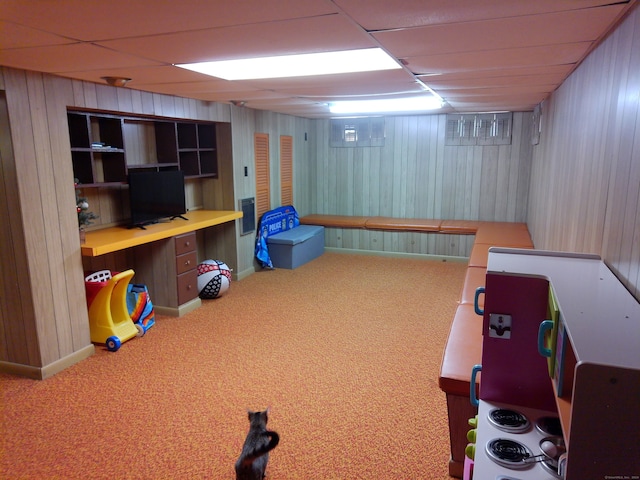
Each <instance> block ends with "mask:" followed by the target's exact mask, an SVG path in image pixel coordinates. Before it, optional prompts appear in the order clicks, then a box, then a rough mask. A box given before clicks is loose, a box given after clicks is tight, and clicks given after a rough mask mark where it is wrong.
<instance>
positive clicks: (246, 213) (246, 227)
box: [240, 197, 256, 235]
mask: <svg viewBox="0 0 640 480" xmlns="http://www.w3.org/2000/svg"><path fill="white" fill-rule="evenodd" d="M240 210H241V211H242V222H241V228H240V235H248V234H250V233H253V232H255V230H256V199H255V198H254V197H251V198H243V199H242V200H240Z"/></svg>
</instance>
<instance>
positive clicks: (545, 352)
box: [538, 320, 553, 358]
mask: <svg viewBox="0 0 640 480" xmlns="http://www.w3.org/2000/svg"><path fill="white" fill-rule="evenodd" d="M551 329H553V321H552V320H545V321H544V322H542V323H541V324H540V328H539V329H538V352H539V353H540V355H542V356H543V357H546V358H551V349H550V348H546V347H545V346H544V336H545V334H546V333H547V332H548V331H549V330H551Z"/></svg>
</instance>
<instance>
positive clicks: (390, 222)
mask: <svg viewBox="0 0 640 480" xmlns="http://www.w3.org/2000/svg"><path fill="white" fill-rule="evenodd" d="M440 223H441V221H440V220H428V219H422V218H393V217H370V218H368V219H367V221H366V222H365V227H366V228H368V229H370V230H398V231H403V232H439V231H440Z"/></svg>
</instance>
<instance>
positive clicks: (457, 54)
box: [0, 0, 637, 118]
mask: <svg viewBox="0 0 640 480" xmlns="http://www.w3.org/2000/svg"><path fill="white" fill-rule="evenodd" d="M636 2H637V0H629V1H622V2H615V3H612V2H606V1H601V0H536V1H535V2H532V1H514V0H457V1H455V2H452V1H450V0H428V1H426V0H403V1H402V2H393V3H392V2H389V1H388V0H333V1H331V0H244V1H243V2H228V1H227V2H222V1H220V0H209V1H202V0H181V1H180V2H170V1H166V2H157V1H152V0H110V1H109V2H87V1H86V0H57V1H55V2H53V1H39V2H24V1H23V0H3V3H2V9H0V39H1V41H0V65H4V66H9V67H14V68H20V69H27V70H35V71H42V72H48V73H53V74H57V75H61V76H65V77H69V78H74V79H79V80H85V81H91V82H99V83H103V80H102V77H104V76H121V77H128V78H131V79H132V80H131V81H130V82H129V83H128V84H127V86H126V87H123V88H134V89H140V90H145V91H149V92H156V93H164V94H170V95H177V96H183V97H189V98H198V99H203V100H208V101H217V102H227V103H232V102H237V101H244V102H246V106H247V107H251V108H257V109H265V110H271V111H275V112H280V113H285V114H291V115H298V116H303V117H309V118H315V117H329V116H331V115H330V113H329V110H328V104H329V103H330V102H332V101H334V100H347V99H351V100H353V99H368V98H394V97H395V98H399V97H404V96H410V95H416V94H420V93H422V92H423V91H424V90H425V87H424V85H426V86H428V87H429V88H431V89H433V90H434V91H435V92H436V93H438V94H439V95H440V96H442V98H443V99H444V101H445V104H444V108H443V109H442V110H441V111H442V112H447V113H448V112H460V113H467V112H484V111H501V110H531V109H533V108H534V106H535V105H536V104H538V103H539V102H540V101H542V100H544V98H546V96H547V95H549V94H550V93H551V92H553V91H554V90H555V89H556V88H557V87H558V86H559V85H560V84H561V83H562V82H563V81H564V79H566V77H567V76H568V75H569V74H570V73H571V72H572V71H573V69H574V68H575V67H576V66H577V65H578V64H579V62H581V61H582V60H583V59H584V58H585V56H586V55H587V54H588V53H589V52H590V51H591V50H592V49H593V48H594V47H595V45H596V44H597V42H599V41H600V40H601V39H602V38H603V37H604V36H605V35H606V34H607V32H609V31H610V30H611V29H612V28H613V27H614V26H615V24H616V23H617V21H619V20H620V18H621V17H622V16H623V15H624V14H625V13H627V12H628V11H629V9H631V8H634V7H636V6H637V5H636ZM371 47H381V48H383V49H384V50H385V51H387V53H389V54H391V55H392V56H393V57H394V58H395V59H396V60H397V61H398V63H399V64H400V65H402V69H400V70H395V71H391V72H369V73H367V74H340V75H318V76H314V77H307V78H280V79H270V80H254V81H249V80H244V81H237V82H229V81H226V80H222V79H219V78H214V77H209V76H206V75H203V74H199V73H194V72H190V71H186V70H183V69H180V68H178V67H175V66H174V64H178V63H189V62H195V61H213V60H223V59H235V58H244V57H247V56H271V55H288V54H294V53H310V52H325V51H333V50H346V49H354V48H371Z"/></svg>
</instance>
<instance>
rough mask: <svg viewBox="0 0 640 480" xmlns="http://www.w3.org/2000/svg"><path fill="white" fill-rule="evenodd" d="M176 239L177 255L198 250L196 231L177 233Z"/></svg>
mask: <svg viewBox="0 0 640 480" xmlns="http://www.w3.org/2000/svg"><path fill="white" fill-rule="evenodd" d="M175 240H176V255H182V254H184V253H189V252H193V251H195V250H196V232H190V233H185V234H184V235H177V236H176V237H175Z"/></svg>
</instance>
